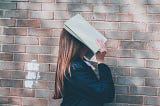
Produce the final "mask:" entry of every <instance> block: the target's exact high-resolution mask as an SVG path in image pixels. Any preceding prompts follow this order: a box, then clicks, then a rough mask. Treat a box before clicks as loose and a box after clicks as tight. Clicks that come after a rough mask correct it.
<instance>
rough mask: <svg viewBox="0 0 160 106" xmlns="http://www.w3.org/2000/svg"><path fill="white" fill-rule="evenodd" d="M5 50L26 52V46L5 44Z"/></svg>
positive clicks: (3, 49)
mask: <svg viewBox="0 0 160 106" xmlns="http://www.w3.org/2000/svg"><path fill="white" fill-rule="evenodd" d="M2 51H3V52H11V53H13V52H16V53H17V52H25V46H23V45H11V44H10V45H3V46H2Z"/></svg>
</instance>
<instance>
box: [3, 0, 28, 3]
mask: <svg viewBox="0 0 160 106" xmlns="http://www.w3.org/2000/svg"><path fill="white" fill-rule="evenodd" d="M0 1H1V2H7V3H8V2H27V1H29V0H0Z"/></svg>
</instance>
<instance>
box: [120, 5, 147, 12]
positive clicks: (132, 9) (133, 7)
mask: <svg viewBox="0 0 160 106" xmlns="http://www.w3.org/2000/svg"><path fill="white" fill-rule="evenodd" d="M120 12H122V13H131V14H145V13H146V6H143V5H142V6H139V5H138V4H132V5H125V6H121V7H120Z"/></svg>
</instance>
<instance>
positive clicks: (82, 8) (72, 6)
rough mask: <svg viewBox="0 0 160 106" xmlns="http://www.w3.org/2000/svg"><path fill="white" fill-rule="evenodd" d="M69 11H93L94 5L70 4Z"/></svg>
mask: <svg viewBox="0 0 160 106" xmlns="http://www.w3.org/2000/svg"><path fill="white" fill-rule="evenodd" d="M68 10H69V11H85V12H86V11H92V5H88V4H69V5H68Z"/></svg>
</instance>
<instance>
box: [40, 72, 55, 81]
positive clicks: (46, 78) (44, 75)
mask: <svg viewBox="0 0 160 106" xmlns="http://www.w3.org/2000/svg"><path fill="white" fill-rule="evenodd" d="M39 75H40V78H39V80H43V81H53V80H55V73H54V72H50V73H44V72H41V73H39Z"/></svg>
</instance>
